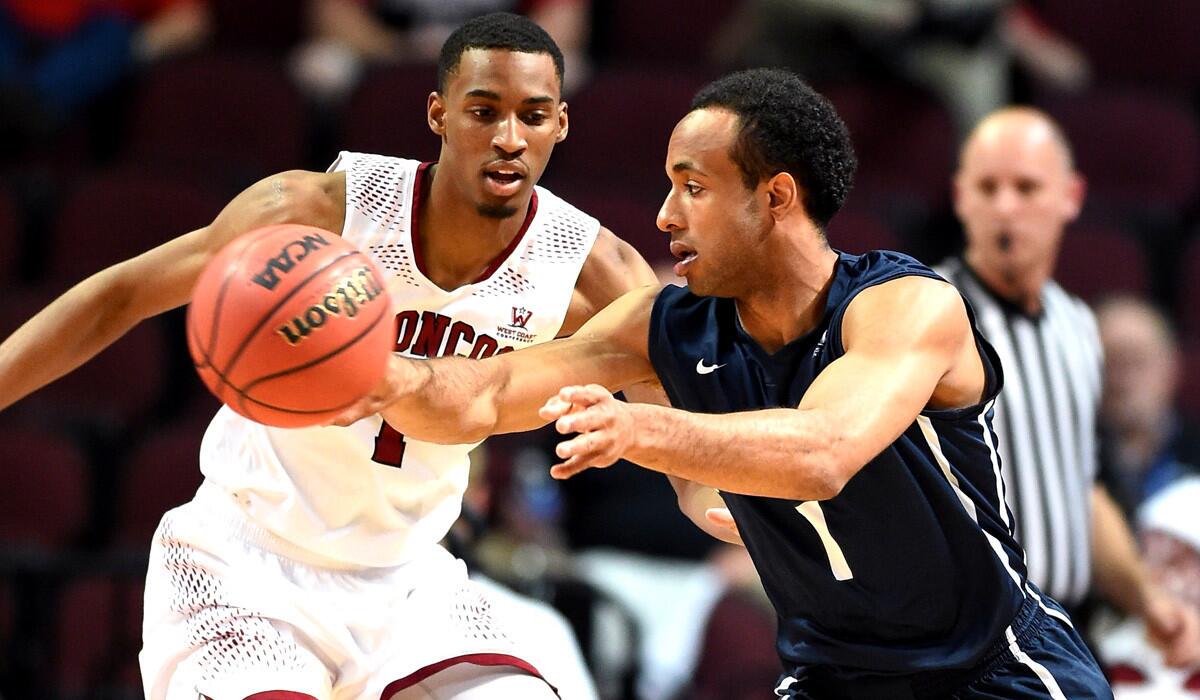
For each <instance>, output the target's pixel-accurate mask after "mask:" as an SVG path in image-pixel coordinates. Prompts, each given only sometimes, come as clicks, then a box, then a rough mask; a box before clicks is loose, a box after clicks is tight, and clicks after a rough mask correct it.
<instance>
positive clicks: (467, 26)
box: [437, 12, 565, 93]
mask: <svg viewBox="0 0 1200 700" xmlns="http://www.w3.org/2000/svg"><path fill="white" fill-rule="evenodd" d="M468 49H502V50H505V51H517V52H520V53H544V54H548V55H549V56H550V57H551V58H553V59H554V72H555V73H556V74H557V75H558V84H559V85H560V86H561V85H562V80H563V73H564V71H565V67H564V65H563V55H562V51H561V50H560V49H559V48H558V44H556V43H554V39H551V38H550V35H549V34H547V33H546V30H545V29H542V28H541V27H539V26H538V25H537V23H536V22H534V21H533V20H531V19H529V18H528V17H522V16H521V15H514V14H513V13H511V12H492V13H491V14H486V15H481V16H479V17H475V18H473V19H469V20H467V21H466V22H464V23H463V25H462V26H461V27H459V28H458V29H455V30H454V32H453V33H452V34H451V35H450V36H449V37H448V38H447V39H446V43H444V44H442V53H441V54H440V55H439V56H438V69H437V90H438V92H439V93H444V92H445V91H446V82H447V81H448V80H449V79H450V74H451V73H453V72H454V71H455V70H457V69H458V63H459V61H460V60H461V59H462V55H463V52H464V51H467V50H468Z"/></svg>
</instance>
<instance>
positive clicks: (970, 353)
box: [347, 70, 1112, 700]
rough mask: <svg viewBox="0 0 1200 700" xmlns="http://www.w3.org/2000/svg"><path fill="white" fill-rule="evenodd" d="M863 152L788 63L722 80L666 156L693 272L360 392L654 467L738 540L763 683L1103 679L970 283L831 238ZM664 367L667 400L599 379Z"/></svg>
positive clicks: (435, 417) (988, 693)
mask: <svg viewBox="0 0 1200 700" xmlns="http://www.w3.org/2000/svg"><path fill="white" fill-rule="evenodd" d="M854 167H855V163H854V156H853V151H852V148H851V145H850V141H849V137H848V135H847V133H846V129H845V127H844V125H843V124H842V122H841V120H840V119H839V118H838V116H837V114H836V113H835V112H834V110H833V108H832V106H831V105H830V104H829V103H828V102H827V101H826V100H825V99H824V98H822V97H821V96H820V95H818V94H817V93H816V92H814V91H813V90H812V89H811V88H809V87H808V86H807V85H806V84H804V83H803V81H801V80H800V79H799V78H797V77H796V76H795V75H793V74H791V73H788V72H786V71H778V70H753V71H745V72H741V73H736V74H733V75H731V76H728V77H726V78H723V79H721V80H718V81H716V82H715V83H713V84H711V85H709V86H708V87H706V88H705V89H704V90H702V91H701V92H700V93H699V94H698V95H697V96H696V98H695V100H694V101H693V104H692V109H691V111H690V112H689V113H688V114H687V116H685V117H684V118H683V120H681V121H680V122H679V124H678V126H676V128H675V131H674V132H673V134H672V136H671V141H670V146H669V148H668V152H667V162H666V169H667V173H668V176H669V177H670V179H671V183H672V187H671V191H670V193H669V194H668V196H667V199H666V201H665V202H664V204H663V206H662V209H661V211H660V212H659V217H658V225H659V228H661V229H662V230H663V231H665V232H666V233H668V234H669V235H670V248H671V252H672V253H673V254H674V255H675V256H676V257H677V258H678V259H679V262H678V263H677V264H676V268H675V271H676V272H677V273H678V274H680V275H682V276H685V277H686V278H687V280H688V284H689V286H688V287H687V288H679V287H667V288H666V289H665V290H663V291H661V293H660V292H659V291H658V290H657V289H653V288H646V289H643V290H638V291H634V292H630V293H629V294H627V295H626V296H624V297H622V298H621V299H618V300H617V301H616V302H614V303H613V304H612V305H610V306H609V307H608V308H607V309H605V310H604V311H602V312H601V313H600V314H598V315H597V316H595V317H594V318H593V319H592V320H591V321H589V322H588V323H587V324H586V325H585V326H584V327H583V328H582V329H581V330H580V332H579V333H578V334H576V335H575V336H574V337H572V338H570V339H564V340H556V341H553V342H550V343H547V344H545V345H542V346H538V347H536V348H530V349H528V350H519V351H517V352H514V353H510V354H507V355H504V356H502V357H501V356H498V357H496V358H493V359H488V360H483V361H481V362H470V361H464V360H455V359H447V360H434V361H431V362H424V363H413V362H409V361H406V360H403V359H397V360H394V362H393V365H392V371H391V372H390V373H389V377H388V380H387V382H386V383H385V384H384V385H383V386H381V387H380V388H379V390H378V391H377V392H376V394H375V395H374V396H373V397H372V398H371V400H369V401H367V402H365V403H366V405H365V406H364V409H365V410H376V409H380V410H382V411H383V414H384V417H385V419H386V420H387V421H388V422H389V423H391V424H392V425H393V426H394V427H395V428H396V429H397V430H399V431H401V432H404V433H405V434H407V435H412V436H413V437H416V438H418V439H422V440H431V441H435V442H439V441H440V442H460V441H463V442H465V441H472V440H475V439H478V438H481V437H483V436H485V435H487V434H490V433H493V432H511V431H517V430H524V429H528V428H531V427H534V426H536V425H539V424H541V423H542V422H545V421H548V420H553V421H556V423H557V428H558V430H559V431H560V432H562V433H578V435H576V436H575V437H572V438H571V439H568V440H566V441H565V442H563V443H561V444H560V445H559V446H558V455H559V456H560V457H561V458H562V459H563V460H564V461H563V462H562V463H561V464H558V465H556V466H555V467H554V468H553V470H552V473H553V474H554V475H555V476H556V477H559V478H568V477H570V476H572V475H574V474H576V473H578V472H580V471H582V470H584V469H587V468H590V467H602V466H607V465H609V464H611V463H612V462H614V461H615V460H617V459H618V458H625V459H628V460H631V461H633V462H636V463H638V464H641V465H643V466H645V467H647V468H649V469H653V470H657V471H660V472H663V473H665V474H667V475H668V476H669V477H671V479H672V482H673V483H674V484H675V486H676V489H677V490H678V491H679V494H680V506H681V508H682V509H683V510H684V512H686V513H688V514H689V515H690V516H691V517H692V518H693V519H694V520H695V521H696V522H697V524H699V525H700V526H701V527H703V528H705V529H706V530H708V531H710V532H711V533H713V534H714V535H716V536H718V537H722V538H723V539H730V540H733V541H744V543H745V545H746V546H747V548H748V549H749V551H750V554H751V556H752V557H753V559H754V563H755V566H756V567H757V569H758V571H759V574H760V575H761V577H762V580H763V583H764V586H765V587H766V589H767V592H768V594H769V596H770V598H771V601H772V603H773V604H774V606H775V609H776V611H777V613H778V616H779V633H778V639H777V648H778V652H779V655H780V658H781V659H782V661H783V664H784V669H785V672H784V675H783V676H782V677H781V679H780V682H779V685H778V687H777V688H776V692H777V694H778V695H779V696H780V697H793V698H834V697H836V698H871V699H873V700H875V699H880V698H889V699H890V698H940V697H989V698H996V697H1004V698H1059V699H1062V698H1072V699H1075V698H1106V697H1111V696H1112V695H1111V691H1110V690H1109V688H1108V685H1107V683H1106V682H1105V680H1104V678H1103V676H1102V675H1101V673H1100V671H1099V669H1098V667H1097V666H1096V663H1095V660H1094V659H1093V658H1092V657H1091V655H1090V653H1089V652H1088V651H1087V649H1086V648H1085V647H1084V645H1083V643H1082V642H1081V641H1080V639H1079V636H1078V635H1077V634H1076V632H1075V630H1074V629H1073V627H1072V626H1071V622H1070V620H1069V619H1068V618H1067V616H1066V615H1065V614H1064V613H1063V612H1062V610H1061V608H1060V607H1059V606H1058V605H1057V604H1056V603H1055V602H1054V601H1053V600H1051V599H1049V598H1047V597H1046V596H1044V595H1041V594H1040V592H1039V591H1038V590H1037V588H1036V587H1035V586H1033V585H1032V584H1031V583H1030V582H1029V581H1028V580H1027V578H1026V575H1025V568H1024V564H1023V554H1022V551H1021V548H1020V545H1019V544H1017V542H1016V541H1015V539H1014V538H1013V534H1012V533H1013V528H1012V522H1011V518H1010V515H1009V513H1008V511H1007V509H1006V507H1005V505H1004V497H1003V491H1004V486H1003V482H1002V480H1001V465H1000V462H999V457H998V454H997V450H996V435H995V432H994V431H993V430H992V426H991V406H992V402H993V401H994V399H995V397H996V395H997V392H999V391H1000V388H1001V385H1002V382H1003V379H1002V371H1001V368H1000V365H999V361H998V360H997V358H996V355H995V353H994V351H993V350H992V349H991V347H990V346H989V345H988V344H987V342H986V341H985V340H984V339H983V338H982V337H981V336H980V335H979V333H978V332H977V331H976V330H975V328H974V323H973V319H972V316H971V312H970V310H969V308H968V306H967V304H966V303H965V302H964V300H963V298H962V297H961V296H960V295H959V294H958V292H956V291H955V289H954V288H953V287H952V286H950V285H949V284H947V283H946V282H945V281H944V280H942V279H941V278H939V277H938V276H937V275H936V274H935V273H933V272H932V271H931V270H929V269H928V268H927V267H925V266H924V265H922V264H920V263H919V262H917V261H915V260H913V259H912V258H909V257H907V256H904V255H901V254H898V253H890V252H880V251H877V252H873V253H869V254H867V255H863V256H853V255H848V254H845V253H839V252H838V251H836V250H833V249H831V248H830V247H829V244H828V243H827V242H826V239H825V236H824V233H823V231H824V227H825V225H826V224H827V223H828V221H829V220H830V218H831V217H832V216H833V215H834V214H835V213H836V212H837V210H838V209H839V208H840V207H841V204H842V202H843V201H844V199H845V196H846V194H847V193H848V191H849V189H850V186H851V182H852V179H853V172H854ZM584 382H596V383H595V384H589V385H583V386H581V384H583V383H584ZM655 382H657V383H659V384H661V387H662V388H663V389H664V390H665V394H666V396H667V397H668V398H669V400H670V404H671V406H670V407H668V406H658V405H651V404H645V403H641V404H637V403H633V404H631V403H624V402H620V401H617V400H616V399H614V398H613V396H612V394H611V393H610V391H611V390H616V389H623V388H625V387H629V386H644V385H645V384H647V383H655ZM547 396H551V398H550V399H549V400H548V401H547V400H546V397H547ZM349 418H353V415H350V416H347V419H349ZM714 489H718V490H719V495H720V499H717V498H714V496H715V495H716V491H714ZM726 505H727V506H728V511H725V510H723V509H722V508H721V506H726ZM729 514H732V520H733V521H734V523H735V524H736V528H730V527H728V526H729V525H730V523H729V522H728V521H727V517H728V515H729Z"/></svg>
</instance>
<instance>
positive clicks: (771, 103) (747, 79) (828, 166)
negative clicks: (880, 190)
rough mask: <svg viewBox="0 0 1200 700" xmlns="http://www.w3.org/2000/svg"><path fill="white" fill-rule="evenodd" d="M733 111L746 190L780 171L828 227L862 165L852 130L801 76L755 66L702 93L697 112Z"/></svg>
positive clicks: (734, 152)
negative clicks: (801, 191)
mask: <svg viewBox="0 0 1200 700" xmlns="http://www.w3.org/2000/svg"><path fill="white" fill-rule="evenodd" d="M706 108H720V109H727V110H729V111H731V112H733V113H734V114H736V115H737V117H738V122H739V124H738V134H737V140H736V141H735V142H734V144H733V147H732V148H731V149H730V154H729V156H730V158H732V159H733V162H734V163H736V164H737V166H738V169H740V170H741V171H742V180H743V181H744V182H745V183H746V187H747V188H749V189H754V188H755V187H757V186H758V183H759V182H761V181H762V180H764V179H767V178H770V177H772V176H774V175H775V174H777V173H780V172H788V173H791V174H792V176H793V177H795V178H796V179H797V181H798V182H799V184H800V186H801V187H803V188H804V193H805V194H804V208H805V210H806V211H807V212H808V215H809V216H810V217H811V218H812V220H813V221H814V222H815V223H816V224H817V225H818V226H820V227H822V228H824V227H825V225H826V224H828V223H829V220H830V219H831V218H833V215H834V214H836V213H837V212H838V210H839V209H841V208H842V203H843V202H845V201H846V195H848V194H850V188H851V187H852V186H853V184H854V169H855V168H856V167H857V165H858V162H857V160H856V159H855V157H854V146H853V145H852V144H851V143H850V134H849V132H848V131H847V130H846V125H845V124H844V123H842V120H841V117H839V116H838V114H837V111H836V110H835V109H834V108H833V105H832V104H830V103H829V100H827V99H825V98H824V97H823V96H821V94H820V93H818V92H817V91H816V90H813V89H812V87H810V86H809V85H808V83H806V82H804V81H803V80H801V79H800V77H799V76H797V75H796V74H795V73H792V72H791V71H788V70H782V69H777V68H754V69H751V70H744V71H739V72H737V73H731V74H730V75H727V76H725V77H723V78H719V79H717V80H715V81H713V82H712V83H709V84H708V85H707V86H705V87H704V88H702V89H701V90H700V92H698V93H697V94H696V96H695V97H694V98H693V99H692V106H691V111H695V110H698V109H706Z"/></svg>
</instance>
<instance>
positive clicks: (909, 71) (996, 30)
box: [719, 0, 1089, 133]
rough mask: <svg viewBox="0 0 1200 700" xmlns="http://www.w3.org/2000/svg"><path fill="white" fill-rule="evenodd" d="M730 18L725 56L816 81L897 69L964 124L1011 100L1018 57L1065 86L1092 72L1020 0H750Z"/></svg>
mask: <svg viewBox="0 0 1200 700" xmlns="http://www.w3.org/2000/svg"><path fill="white" fill-rule="evenodd" d="M734 27H735V28H734V29H733V30H732V35H731V36H730V37H727V40H726V41H725V42H723V47H722V48H721V49H720V50H719V51H720V52H721V53H722V54H723V56H722V58H724V59H725V60H726V61H733V62H735V63H739V64H743V65H751V64H757V65H780V64H782V65H789V66H792V67H793V68H795V69H796V70H798V71H799V72H801V73H802V74H804V75H805V77H806V78H808V79H809V80H811V81H814V82H817V83H822V82H831V81H839V80H845V79H848V78H849V79H855V78H861V77H885V78H899V79H901V80H904V81H908V82H912V83H915V84H917V85H919V86H921V87H923V88H925V89H927V90H929V91H931V92H932V93H933V94H935V95H937V97H938V98H939V99H941V100H942V101H943V102H944V103H945V104H946V106H947V108H948V109H949V110H950V112H951V114H952V115H953V116H954V118H955V121H956V122H957V123H958V125H959V130H960V131H961V132H964V133H965V131H966V130H967V129H968V128H970V126H971V125H973V124H974V123H976V122H977V121H979V119H981V118H983V116H984V115H986V114H987V113H988V112H991V111H992V110H994V109H997V108H999V107H1001V106H1002V105H1004V104H1007V103H1008V102H1010V101H1011V99H1012V94H1011V93H1012V88H1011V85H1010V77H1011V69H1012V67H1013V65H1014V62H1016V63H1017V64H1019V65H1020V66H1021V67H1023V68H1025V69H1026V70H1027V71H1028V72H1029V73H1030V74H1031V75H1032V76H1033V77H1035V78H1037V79H1039V80H1041V81H1043V82H1046V83H1048V84H1050V85H1051V86H1053V87H1055V88H1059V89H1072V90H1073V89H1078V88H1080V87H1082V86H1083V85H1084V84H1085V83H1086V82H1087V81H1088V79H1089V68H1088V64H1087V61H1086V59H1085V58H1084V55H1083V54H1082V53H1081V52H1080V51H1079V50H1078V49H1076V48H1075V47H1074V46H1072V45H1071V44H1070V43H1069V42H1068V41H1067V40H1066V39H1064V38H1062V37H1060V36H1058V35H1057V34H1055V33H1054V32H1052V31H1051V30H1050V29H1049V28H1048V27H1046V26H1045V25H1043V24H1042V23H1041V22H1040V21H1039V20H1038V19H1037V16H1036V14H1035V13H1034V10H1033V8H1032V7H1031V6H1030V4H1029V3H1027V2H1020V1H1017V0H786V1H785V0H752V1H751V2H747V3H746V6H745V13H744V14H743V16H742V18H741V21H740V22H737V23H735V24H734Z"/></svg>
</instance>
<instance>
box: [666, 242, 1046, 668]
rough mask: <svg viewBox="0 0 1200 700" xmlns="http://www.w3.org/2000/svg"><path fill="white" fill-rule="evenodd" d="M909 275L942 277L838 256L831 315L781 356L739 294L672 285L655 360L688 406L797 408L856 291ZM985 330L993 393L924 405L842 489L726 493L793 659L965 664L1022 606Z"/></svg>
mask: <svg viewBox="0 0 1200 700" xmlns="http://www.w3.org/2000/svg"><path fill="white" fill-rule="evenodd" d="M907 275H916V276H920V277H929V278H933V279H941V278H940V277H938V276H937V274H936V273H934V272H933V271H932V270H930V269H929V268H928V267H925V266H924V265H922V264H921V263H919V262H917V261H916V260H914V259H912V258H910V257H908V256H906V255H902V254H899V253H893V252H889V251H875V252H872V253H868V254H866V255H862V256H854V255H848V254H845V253H840V254H839V258H838V261H837V264H836V266H835V271H834V277H833V280H832V283H831V286H830V291H829V298H828V301H827V302H826V306H825V313H824V316H823V318H822V319H821V321H820V322H819V324H818V325H817V326H816V327H815V328H813V329H812V331H811V332H809V333H808V334H806V335H805V336H803V337H801V338H797V339H796V340H794V341H792V342H791V343H789V344H788V345H786V346H784V347H783V348H782V349H780V350H779V351H778V352H776V353H774V354H769V353H768V352H766V351H765V350H764V349H763V348H762V347H761V346H760V345H759V344H758V343H757V342H755V341H754V340H753V339H752V338H751V337H750V336H749V335H748V334H747V333H746V332H745V331H744V330H743V329H742V327H741V324H740V322H739V321H738V317H737V310H736V307H735V303H734V301H733V300H732V299H719V298H713V297H699V296H696V295H694V294H692V293H691V292H689V291H688V290H687V289H686V288H680V287H674V286H671V287H667V288H666V289H664V290H663V291H662V292H661V293H660V294H659V296H658V298H657V299H656V300H655V304H654V309H653V312H652V315H651V322H650V359H651V362H652V363H653V364H654V368H655V370H656V371H657V373H658V376H659V378H660V379H661V381H662V384H663V386H664V387H665V388H666V391H667V394H668V396H669V397H670V399H671V403H672V404H673V405H674V406H676V407H678V408H683V409H687V410H690V411H697V412H702V413H729V412H734V411H750V410H757V409H766V408H780V407H795V406H797V405H798V404H799V403H800V399H801V397H802V396H803V395H804V392H805V390H806V389H807V388H808V386H809V385H810V384H811V383H812V382H813V380H814V379H815V378H816V376H817V375H818V374H819V373H820V372H821V370H823V369H824V368H825V367H826V366H828V365H829V364H830V363H831V362H833V361H834V360H836V359H838V358H839V357H841V356H842V355H843V354H844V352H845V350H844V348H843V347H842V337H841V329H842V318H843V315H844V314H845V312H846V308H847V306H848V305H849V304H850V302H851V301H852V300H853V299H854V297H855V296H856V295H857V294H858V293H859V292H861V291H862V290H864V289H867V288H869V287H872V286H874V285H877V284H881V283H883V282H887V281H889V280H893V279H896V278H898V277H903V276H907ZM968 313H970V312H969V306H968ZM971 322H972V327H973V328H974V318H973V316H972V319H971ZM975 339H976V344H977V346H978V348H979V351H980V355H981V356H982V358H983V364H984V367H985V370H986V373H987V389H986V392H985V397H984V399H983V400H982V401H981V402H980V403H979V404H978V405H975V406H972V407H969V408H964V409H957V410H925V411H922V412H921V414H920V415H919V416H918V417H917V419H916V421H914V422H913V424H912V425H910V426H909V427H908V429H907V430H905V431H904V434H903V435H901V436H900V437H899V439H897V440H896V441H895V442H893V443H892V444H891V445H889V446H888V447H887V448H886V449H885V450H884V451H883V452H882V453H880V454H879V456H877V457H875V458H874V459H872V460H871V461H870V462H868V463H867V464H866V466H864V467H863V469H862V471H860V472H859V473H858V474H857V475H855V476H854V478H852V479H851V480H850V481H849V483H847V484H846V486H845V488H844V489H843V490H842V492H841V493H839V494H838V495H837V496H836V497H834V498H831V499H829V500H826V501H805V502H801V501H794V500H786V499H779V498H765V497H760V496H745V495H738V494H732V493H722V496H723V497H724V499H725V502H726V504H727V505H728V506H729V509H730V511H731V512H732V514H733V517H734V519H735V520H736V522H737V525H738V528H739V530H740V532H741V535H742V538H743V540H744V541H745V543H746V547H747V549H748V550H749V552H750V555H751V557H752V558H753V560H754V564H755V567H756V568H757V569H758V572H759V575H760V576H761V578H762V581H763V584H764V586H765V588H766V590H767V594H768V595H769V597H770V599H771V602H772V603H773V604H774V607H775V610H776V612H777V613H778V616H779V635H778V640H777V646H778V651H779V654H780V657H781V658H782V659H783V661H784V662H785V665H788V666H792V665H794V666H805V665H810V664H816V665H828V666H833V667H838V668H839V669H844V672H845V673H846V674H847V675H850V676H853V675H855V674H858V673H863V674H901V673H911V672H918V671H931V670H937V669H950V668H963V667H968V666H970V665H972V663H973V662H975V661H976V660H977V659H978V658H979V657H980V656H981V655H982V654H984V653H985V652H986V651H987V650H988V649H989V648H990V647H991V646H992V645H993V644H994V643H995V641H996V639H997V637H999V636H1001V635H1003V634H1004V629H1005V627H1006V626H1007V625H1008V624H1009V623H1010V622H1011V621H1012V619H1013V617H1014V615H1015V614H1016V612H1017V610H1018V609H1019V608H1020V606H1021V604H1022V602H1023V601H1024V599H1025V595H1026V580H1025V579H1026V574H1025V566H1024V561H1023V558H1024V557H1023V553H1022V551H1021V547H1020V545H1018V544H1017V542H1016V540H1015V539H1014V537H1013V527H1012V518H1011V516H1010V514H1009V512H1008V510H1007V507H1006V506H1005V503H1004V494H1003V489H1004V487H1003V484H1002V481H1001V478H1000V460H999V456H998V453H997V450H996V434H995V432H994V431H993V430H992V426H991V414H992V403H993V401H994V400H995V398H996V394H997V393H998V392H999V390H1000V386H1001V383H1002V374H1001V371H1000V362H999V359H998V358H997V357H996V354H995V351H994V350H992V348H991V346H990V345H988V343H987V342H986V341H985V340H984V339H983V337H982V336H981V335H979V332H978V330H976V331H975ZM1030 595H1036V593H1033V592H1032V590H1031V591H1030Z"/></svg>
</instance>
